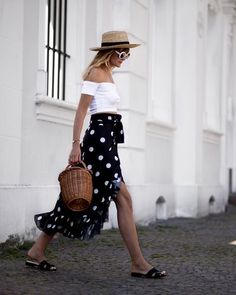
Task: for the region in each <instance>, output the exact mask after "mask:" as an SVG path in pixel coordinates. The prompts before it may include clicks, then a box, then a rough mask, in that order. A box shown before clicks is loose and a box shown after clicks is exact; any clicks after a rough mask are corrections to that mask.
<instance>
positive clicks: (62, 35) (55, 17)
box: [45, 0, 70, 100]
mask: <svg viewBox="0 0 236 295" xmlns="http://www.w3.org/2000/svg"><path fill="white" fill-rule="evenodd" d="M46 22H47V23H46V26H45V27H46V34H45V35H46V42H45V43H46V46H45V50H46V54H45V57H46V60H45V62H46V70H47V95H48V96H50V97H53V98H57V99H59V100H65V80H66V61H67V59H68V58H70V55H68V54H67V52H66V25H67V0H47V6H46Z"/></svg>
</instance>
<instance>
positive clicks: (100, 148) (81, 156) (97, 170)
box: [26, 31, 166, 278]
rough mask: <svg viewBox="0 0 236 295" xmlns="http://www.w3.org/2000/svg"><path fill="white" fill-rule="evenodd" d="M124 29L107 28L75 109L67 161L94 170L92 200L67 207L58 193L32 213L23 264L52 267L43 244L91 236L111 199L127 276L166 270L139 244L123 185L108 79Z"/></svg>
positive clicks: (121, 49)
mask: <svg viewBox="0 0 236 295" xmlns="http://www.w3.org/2000/svg"><path fill="white" fill-rule="evenodd" d="M139 45H140V44H130V43H129V40H128V36H127V33H126V32H123V31H110V32H106V33H104V34H103V35H102V43H101V46H100V47H95V48H91V50H93V51H97V54H96V56H95V57H94V59H93V60H92V62H91V63H90V65H89V66H88V68H87V69H86V71H85V74H84V76H83V79H84V81H83V84H82V90H81V98H80V102H79V106H78V109H77V111H76V116H75V121H74V128H73V144H72V150H71V153H70V155H69V159H68V162H69V164H76V163H78V162H80V161H81V160H82V161H83V162H85V163H86V166H87V168H88V169H91V170H92V171H93V200H92V203H91V205H90V207H89V208H88V209H86V210H84V211H82V212H73V211H70V210H69V209H68V208H67V207H66V206H65V204H64V203H63V201H62V198H61V196H59V199H58V201H57V203H56V205H55V208H54V209H53V211H51V212H47V213H42V214H38V215H35V223H36V225H37V227H38V228H39V229H40V230H41V231H42V233H41V234H40V236H39V237H38V239H37V241H36V242H35V244H34V245H33V246H32V248H31V249H30V250H29V251H28V257H29V259H28V260H26V265H28V266H33V267H35V266H36V267H38V268H39V269H43V270H48V271H53V270H56V267H55V266H54V265H52V264H50V263H49V262H47V260H46V257H45V249H46V247H47V246H48V244H49V242H50V241H51V239H52V238H53V236H54V235H55V233H57V232H60V233H62V234H63V235H64V236H66V237H69V238H72V239H73V238H77V239H80V240H84V239H90V238H92V237H93V236H94V235H96V234H99V233H100V231H101V229H102V227H103V224H104V222H105V221H107V219H108V209H109V205H110V202H111V201H112V200H113V201H114V202H115V204H116V207H117V217H118V225H119V230H120V233H121V235H122V238H123V240H124V242H125V244H126V246H127V249H128V251H129V254H130V257H131V275H132V276H136V277H144V278H161V277H163V276H165V275H166V272H165V271H160V270H157V269H156V268H154V267H153V266H152V265H151V264H149V263H148V262H147V261H146V260H145V258H144V257H143V254H142V252H141V249H140V245H139V241H138V236H137V231H136V226H135V223H134V218H133V211H132V202H131V196H130V194H129V192H128V190H127V187H126V185H125V182H124V179H123V176H122V172H121V168H120V159H119V155H118V151H117V144H118V143H123V142H124V132H123V126H122V122H121V115H120V114H117V108H118V104H119V101H120V97H119V94H118V92H117V89H116V86H115V84H114V81H113V78H112V70H113V69H114V68H116V67H118V68H119V67H120V66H121V64H122V63H123V62H124V61H125V60H126V59H127V58H128V57H129V56H130V52H129V50H130V48H134V47H137V46H139ZM88 109H89V112H90V114H91V118H90V123H89V126H88V128H87V129H86V132H85V135H84V138H83V140H82V142H81V140H80V135H81V130H82V127H83V123H84V118H85V116H86V113H87V111H88Z"/></svg>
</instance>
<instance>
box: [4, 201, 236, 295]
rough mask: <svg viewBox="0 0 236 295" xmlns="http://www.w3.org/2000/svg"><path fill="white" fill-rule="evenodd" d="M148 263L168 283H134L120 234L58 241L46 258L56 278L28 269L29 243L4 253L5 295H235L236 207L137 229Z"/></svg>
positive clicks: (136, 280) (7, 248) (111, 232)
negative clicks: (54, 267) (163, 274)
mask: <svg viewBox="0 0 236 295" xmlns="http://www.w3.org/2000/svg"><path fill="white" fill-rule="evenodd" d="M138 232H139V238H140V243H141V245H142V249H143V252H144V254H145V257H146V258H147V259H148V260H149V261H150V262H151V263H152V264H153V265H155V266H157V267H159V268H160V269H166V270H167V272H168V277H166V278H164V279H161V280H150V279H149V280H148V279H140V278H132V277H131V276H130V275H129V267H130V264H129V256H128V253H127V251H126V250H125V249H124V246H123V242H122V240H121V237H120V235H119V232H118V230H106V231H103V232H102V235H100V236H97V237H95V238H94V239H93V240H90V241H84V242H80V241H77V240H69V239H66V238H63V237H61V236H60V237H58V238H56V239H54V240H53V241H52V244H51V246H50V248H49V250H48V252H47V255H48V258H49V260H50V261H52V262H54V263H55V264H56V265H57V267H58V270H57V271H56V272H52V273H48V272H40V271H37V270H33V269H29V268H27V267H25V266H24V256H25V253H26V250H27V249H28V248H29V246H30V243H24V244H23V245H21V246H18V247H17V246H12V245H11V244H10V243H7V244H5V245H1V248H0V264H1V265H0V294H1V295H7V294H10V295H14V294H22V295H23V294H24V295H25V294H30V295H31V294H32V295H33V294H41V295H42V294H43V295H44V294H45V295H46V294H52V295H54V294H68V295H70V294H77V295H96V294H99V295H100V294H101V295H103V294H104V295H106V294H107V295H118V294H119V295H125V294H135V295H141V294H145V295H146V294H148V295H149V294H150V295H152V294H153V295H159V294H160V295H165V294H173V295H178V294H181V295H185V294H191V295H192V294H193V295H195V294H196V295H197V294H201V295H205V294H210V295H215V294H217V295H218V294H220V295H230V294H236V245H235V246H233V245H230V244H229V242H231V241H233V240H236V207H232V206H229V207H228V210H227V212H226V213H223V214H218V215H214V216H208V217H205V218H200V219H189V218H173V219H169V220H167V221H158V222H156V223H154V224H151V225H150V226H148V227H138Z"/></svg>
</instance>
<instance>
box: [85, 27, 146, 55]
mask: <svg viewBox="0 0 236 295" xmlns="http://www.w3.org/2000/svg"><path fill="white" fill-rule="evenodd" d="M139 45H141V44H130V43H129V39H128V35H127V33H126V32H124V31H109V32H106V33H104V34H102V43H101V47H93V48H90V50H93V51H99V50H106V49H114V48H134V47H137V46H139Z"/></svg>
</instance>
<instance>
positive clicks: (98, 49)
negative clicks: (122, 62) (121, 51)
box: [89, 44, 141, 51]
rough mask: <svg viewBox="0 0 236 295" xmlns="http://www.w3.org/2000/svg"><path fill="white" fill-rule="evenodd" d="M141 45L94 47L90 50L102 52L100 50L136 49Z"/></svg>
mask: <svg viewBox="0 0 236 295" xmlns="http://www.w3.org/2000/svg"><path fill="white" fill-rule="evenodd" d="M140 45H141V44H120V45H112V46H102V47H93V48H89V49H90V50H92V51H100V50H108V49H116V48H134V47H137V46H140Z"/></svg>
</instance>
